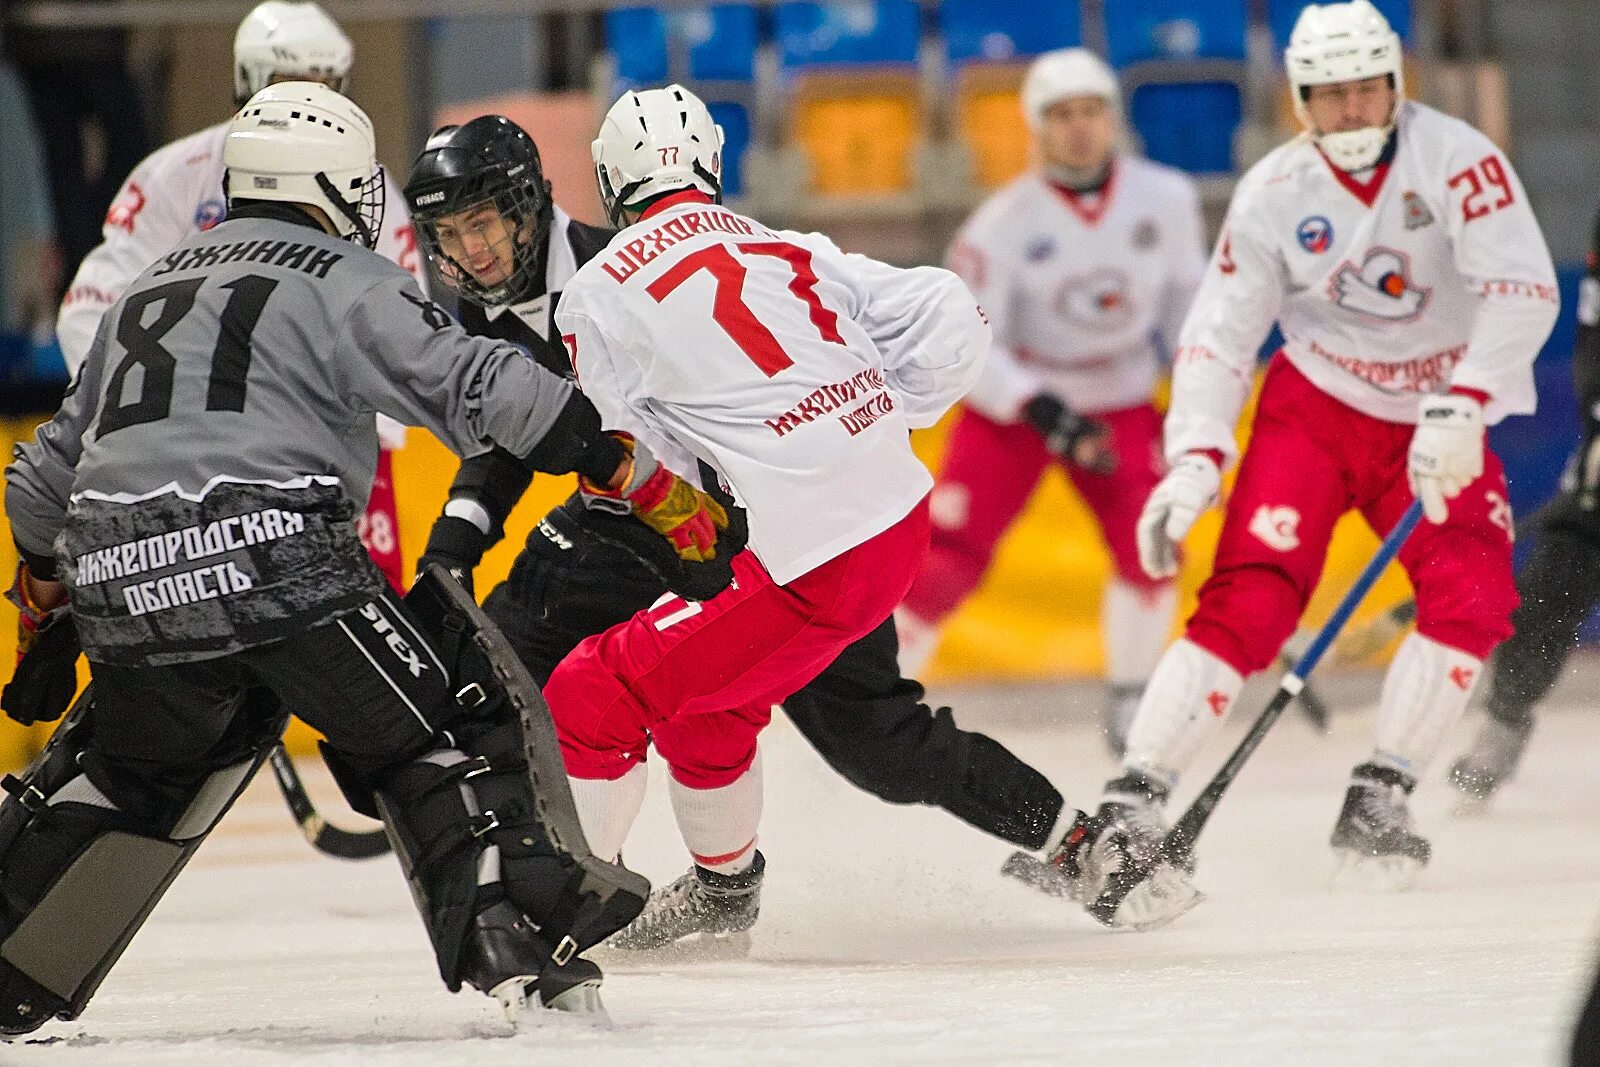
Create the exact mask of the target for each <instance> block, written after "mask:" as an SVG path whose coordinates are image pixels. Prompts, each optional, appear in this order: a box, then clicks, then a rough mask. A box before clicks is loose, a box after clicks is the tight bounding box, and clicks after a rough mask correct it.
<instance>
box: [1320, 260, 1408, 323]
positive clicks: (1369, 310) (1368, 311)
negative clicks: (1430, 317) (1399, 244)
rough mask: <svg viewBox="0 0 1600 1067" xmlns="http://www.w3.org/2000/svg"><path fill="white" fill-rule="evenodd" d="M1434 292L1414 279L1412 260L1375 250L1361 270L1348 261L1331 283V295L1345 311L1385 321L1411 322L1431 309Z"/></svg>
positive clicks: (1329, 284) (1329, 286)
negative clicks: (1423, 310) (1425, 310)
mask: <svg viewBox="0 0 1600 1067" xmlns="http://www.w3.org/2000/svg"><path fill="white" fill-rule="evenodd" d="M1432 292H1433V290H1431V289H1426V288H1423V287H1422V286H1419V285H1416V284H1414V283H1413V282H1412V280H1411V257H1409V256H1407V255H1406V254H1405V253H1404V252H1397V251H1395V250H1394V249H1392V248H1373V249H1371V250H1369V251H1368V252H1367V258H1366V260H1365V261H1363V262H1362V264H1361V266H1360V267H1359V268H1358V267H1356V266H1355V265H1354V264H1353V263H1350V262H1349V261H1348V260H1347V261H1346V262H1344V263H1343V264H1341V265H1340V266H1339V269H1338V271H1336V272H1335V273H1334V275H1333V279H1332V280H1331V281H1330V282H1329V283H1328V296H1329V298H1330V299H1331V300H1332V301H1333V302H1334V303H1335V304H1338V305H1339V306H1340V307H1342V308H1347V309H1349V310H1351V311H1355V312H1359V313H1360V314H1362V315H1370V316H1372V317H1373V318H1375V319H1383V320H1385V321H1386V322H1408V321H1410V320H1411V319H1414V318H1416V317H1417V316H1418V315H1420V314H1421V313H1422V309H1423V308H1425V307H1427V306H1428V297H1429V295H1430V294H1431V293H1432Z"/></svg>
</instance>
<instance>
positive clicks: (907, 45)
mask: <svg viewBox="0 0 1600 1067" xmlns="http://www.w3.org/2000/svg"><path fill="white" fill-rule="evenodd" d="M773 26H774V30H775V35H776V37H777V39H778V57H779V61H780V63H781V64H782V66H783V69H784V70H786V71H792V70H795V69H798V68H804V67H818V66H844V65H875V66H882V65H886V64H912V63H915V62H916V61H917V46H918V43H919V40H920V38H921V36H922V13H921V9H920V8H919V6H918V4H917V0H840V2H836V3H827V4H797V3H786V4H779V5H778V7H777V10H776V11H775V12H774V17H773Z"/></svg>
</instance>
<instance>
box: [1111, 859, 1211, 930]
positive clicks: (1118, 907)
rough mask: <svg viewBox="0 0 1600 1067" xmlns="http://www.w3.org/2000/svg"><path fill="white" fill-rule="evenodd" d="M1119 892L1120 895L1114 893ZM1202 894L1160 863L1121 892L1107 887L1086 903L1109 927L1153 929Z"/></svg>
mask: <svg viewBox="0 0 1600 1067" xmlns="http://www.w3.org/2000/svg"><path fill="white" fill-rule="evenodd" d="M1118 892H1122V896H1121V898H1120V899H1117V893H1118ZM1205 898H1206V896H1205V894H1204V893H1202V892H1200V890H1198V889H1196V888H1195V887H1194V885H1193V884H1191V883H1190V881H1189V879H1188V877H1187V876H1185V875H1184V873H1183V872H1182V871H1180V870H1178V869H1177V868H1176V867H1173V866H1171V865H1170V864H1162V865H1160V866H1158V867H1156V868H1155V869H1154V870H1153V871H1151V872H1150V873H1149V874H1147V875H1146V876H1145V877H1144V878H1142V879H1140V880H1139V881H1138V882H1136V883H1135V884H1134V886H1133V888H1132V889H1128V890H1126V891H1125V892H1123V891H1121V890H1118V889H1107V890H1106V892H1104V893H1102V894H1101V895H1100V897H1099V899H1097V900H1095V901H1093V902H1091V903H1090V904H1089V906H1088V911H1089V914H1090V915H1092V916H1093V917H1094V918H1095V920H1096V921H1098V922H1100V923H1103V924H1104V925H1106V926H1109V927H1110V928H1111V929H1113V930H1154V929H1156V928H1157V927H1160V926H1165V925H1167V924H1168V923H1170V922H1172V921H1173V920H1174V919H1176V918H1177V917H1178V916H1180V915H1182V914H1184V913H1185V912H1187V911H1190V910H1191V909H1193V908H1194V907H1195V906H1196V905H1198V904H1199V903H1200V902H1201V901H1202V900H1204V899H1205Z"/></svg>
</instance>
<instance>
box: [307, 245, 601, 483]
mask: <svg viewBox="0 0 1600 1067" xmlns="http://www.w3.org/2000/svg"><path fill="white" fill-rule="evenodd" d="M335 355H336V358H337V366H338V367H339V373H340V374H341V375H342V376H343V377H344V379H345V382H346V385H347V388H348V391H349V395H350V396H351V397H352V398H353V399H354V400H356V401H357V402H358V403H359V404H361V406H362V407H364V408H368V409H371V410H373V411H382V412H383V413H384V414H386V415H388V416H390V417H391V418H394V419H397V420H399V421H400V422H404V423H406V424H408V425H411V426H423V427H426V428H427V429H429V430H431V431H432V432H433V433H434V435H435V436H437V437H438V438H439V440H441V441H443V442H444V443H445V445H446V446H448V447H449V448H450V450H451V451H453V452H455V453H456V454H457V455H459V456H473V455H477V454H478V453H480V452H484V451H487V450H488V449H489V448H491V447H493V446H494V445H499V446H500V447H501V448H504V449H505V450H506V451H508V452H510V453H511V454H512V455H514V456H519V457H527V456H530V455H532V454H533V453H534V451H535V449H536V448H537V446H538V445H539V443H540V441H541V440H542V439H543V438H544V436H545V435H546V433H547V432H548V431H549V430H550V428H551V427H552V426H554V425H555V424H556V421H557V419H558V418H559V417H560V415H561V413H562V410H563V409H564V408H566V407H567V405H568V403H569V401H570V400H571V398H572V395H573V387H572V385H571V384H570V383H568V382H566V381H564V380H563V379H561V378H559V377H557V376H556V375H554V374H551V373H550V372H549V371H547V370H545V369H544V368H543V367H541V366H539V365H538V364H537V363H535V362H534V361H533V360H532V359H530V358H528V357H527V356H526V355H525V354H524V353H523V352H522V351H521V350H519V349H518V348H516V347H515V346H514V345H510V344H508V343H506V342H504V341H496V340H491V339H489V338H483V337H474V336H472V335H470V334H468V333H467V332H466V331H465V330H464V329H462V328H461V326H460V324H458V323H457V322H456V321H455V320H454V319H452V318H450V316H449V315H448V314H446V313H445V311H444V309H443V308H441V307H439V306H438V305H437V304H434V303H432V302H431V301H429V300H428V299H427V298H426V297H424V296H423V295H422V291H421V290H420V289H419V288H418V287H417V283H416V282H415V281H414V280H413V279H412V278H411V277H410V275H404V274H399V273H395V274H394V275H391V276H388V277H386V278H384V280H383V281H381V282H379V283H378V284H376V285H374V286H372V287H371V288H370V289H368V290H367V291H366V292H365V293H363V294H362V296H361V297H360V298H359V299H358V300H356V301H355V303H354V304H353V305H352V306H351V308H350V311H349V313H348V315H347V316H346V318H345V322H344V325H343V327H342V328H341V329H340V331H339V339H338V342H337V349H336V353H335Z"/></svg>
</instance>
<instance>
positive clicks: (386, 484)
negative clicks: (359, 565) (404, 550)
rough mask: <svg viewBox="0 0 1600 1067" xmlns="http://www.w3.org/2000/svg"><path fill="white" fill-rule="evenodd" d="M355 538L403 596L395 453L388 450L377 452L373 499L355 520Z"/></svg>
mask: <svg viewBox="0 0 1600 1067" xmlns="http://www.w3.org/2000/svg"><path fill="white" fill-rule="evenodd" d="M356 534H357V535H358V536H359V537H360V538H361V547H362V548H365V549H366V550H367V555H369V556H371V557H372V562H374V563H376V564H377V565H378V569H379V570H380V571H382V572H383V576H384V577H385V578H387V579H389V584H390V585H391V586H392V587H393V588H394V591H395V592H396V593H399V594H401V595H402V596H403V595H405V591H406V577H405V565H404V563H403V562H402V560H401V557H400V517H399V515H398V514H397V513H396V511H395V504H394V453H393V452H391V451H390V450H389V449H387V448H380V449H379V450H378V470H377V472H376V473H375V474H374V475H373V477H372V495H371V496H369V497H367V510H366V511H364V512H362V513H361V517H360V518H358V519H357V520H356Z"/></svg>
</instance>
